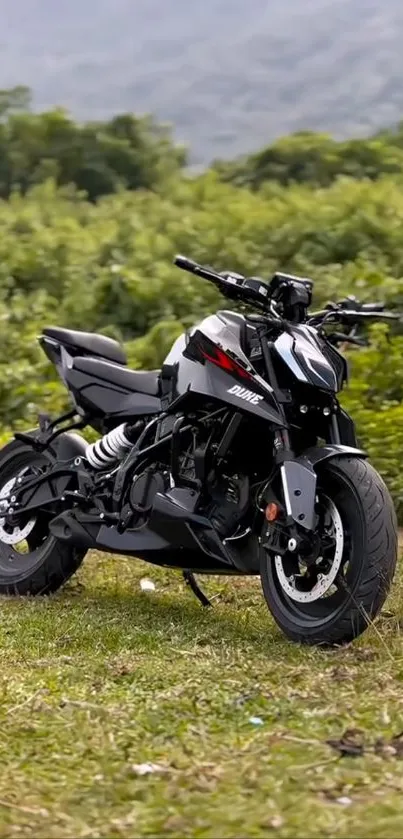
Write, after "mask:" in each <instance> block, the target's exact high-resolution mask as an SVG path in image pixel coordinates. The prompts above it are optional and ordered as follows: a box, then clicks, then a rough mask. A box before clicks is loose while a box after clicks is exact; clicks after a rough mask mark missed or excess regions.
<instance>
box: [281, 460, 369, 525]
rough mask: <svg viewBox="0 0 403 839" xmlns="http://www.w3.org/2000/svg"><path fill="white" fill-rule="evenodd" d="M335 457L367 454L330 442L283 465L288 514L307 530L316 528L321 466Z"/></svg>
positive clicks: (282, 478) (282, 473) (284, 491)
mask: <svg viewBox="0 0 403 839" xmlns="http://www.w3.org/2000/svg"><path fill="white" fill-rule="evenodd" d="M334 457H365V458H366V457H368V455H367V453H366V452H365V451H363V449H356V448H353V447H352V446H342V445H337V444H331V445H327V446H313V447H312V448H310V449H307V450H306V451H305V452H304V453H303V454H302V455H301V456H300V457H298V458H297V459H296V460H286V461H284V463H283V464H282V466H281V469H280V471H281V480H282V484H283V493H284V500H285V507H286V511H287V516H289V517H290V518H292V519H293V520H294V521H295V522H296V524H298V525H299V526H300V527H303V528H305V529H306V530H313V529H314V528H315V498H316V484H317V470H318V467H319V466H320V465H321V464H322V463H323V462H325V461H327V460H330V459H331V458H334Z"/></svg>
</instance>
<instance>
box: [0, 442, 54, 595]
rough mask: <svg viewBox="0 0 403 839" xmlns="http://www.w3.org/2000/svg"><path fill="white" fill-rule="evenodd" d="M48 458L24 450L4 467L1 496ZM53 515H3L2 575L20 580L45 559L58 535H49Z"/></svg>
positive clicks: (0, 536)
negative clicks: (49, 525) (21, 476)
mask: <svg viewBox="0 0 403 839" xmlns="http://www.w3.org/2000/svg"><path fill="white" fill-rule="evenodd" d="M45 465H48V461H47V460H46V459H45V458H44V457H43V456H41V455H39V454H36V453H35V452H29V451H27V452H21V453H19V454H17V455H16V456H15V457H14V458H12V459H10V460H9V461H8V462H6V463H5V464H4V465H3V466H2V467H1V474H0V498H7V497H9V496H10V492H11V493H12V490H13V487H14V486H15V485H16V484H17V480H18V477H19V476H20V475H22V474H23V473H24V472H26V471H27V470H28V469H33V470H35V471H37V470H39V469H41V467H42V468H43V466H45ZM48 521H49V515H46V513H41V512H39V511H38V513H37V514H36V515H34V516H33V515H32V514H28V515H27V516H26V517H24V516H22V517H19V516H15V518H13V519H11V520H9V519H7V517H5V516H2V517H1V518H0V578H1V577H2V578H3V579H10V577H12V578H15V579H19V578H23V577H25V576H26V575H27V574H29V573H31V572H32V571H33V570H34V569H35V568H36V567H37V566H39V565H40V564H41V562H42V561H43V555H44V552H45V550H47V548H48V545H49V543H50V541H54V537H53V536H51V535H50V534H49V531H48V528H47V523H48Z"/></svg>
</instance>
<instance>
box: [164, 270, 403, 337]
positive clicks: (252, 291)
mask: <svg viewBox="0 0 403 839" xmlns="http://www.w3.org/2000/svg"><path fill="white" fill-rule="evenodd" d="M174 265H176V266H177V267H178V268H181V270H182V271H188V272H189V273H190V274H195V275H196V276H198V277H202V278H203V279H205V280H208V281H209V282H212V283H213V284H214V285H215V286H216V287H217V288H219V290H220V291H221V293H222V294H224V295H225V296H226V297H229V298H231V299H233V300H240V301H243V302H244V303H249V304H251V305H253V306H255V307H256V308H258V309H261V310H263V311H264V312H270V313H271V315H272V317H270V315H266V316H265V317H266V321H267V323H270V324H272V325H274V324H277V325H278V326H279V327H281V326H282V327H283V328H285V324H286V323H287V320H284V319H283V318H282V317H281V313H283V316H284V310H282V309H281V307H280V311H278V303H279V300H278V299H277V297H278V288H279V283H280V284H281V281H285V283H287V281H290V282H291V283H292V282H293V281H294V284H298V283H299V284H300V285H301V283H302V284H303V283H305V284H307V283H308V281H306V280H305V281H304V280H301V278H298V277H292V276H291V275H285V274H284V275H280V274H276V275H275V276H274V278H273V280H272V281H271V283H270V285H269V284H268V283H266V282H265V281H264V280H260V279H259V278H255V277H254V278H251V277H249V278H245V277H242V276H241V275H239V274H235V273H231V272H229V273H226V274H220V273H218V272H217V271H215V270H214V269H213V268H211V267H210V266H207V265H200V264H199V263H198V262H195V261H194V260H193V259H189V257H187V256H183V255H182V254H177V255H176V256H175V258H174ZM309 283H310V281H309ZM310 285H312V284H311V283H310ZM303 309H304V312H303V313H301V315H300V314H298V313H297V317H295V318H291V320H292V321H293V322H297V323H298V322H299V323H303V322H305V323H308V324H311V325H312V326H318V327H320V326H324V325H325V324H326V323H329V324H330V323H331V322H333V323H334V322H335V321H338V322H339V323H342V324H344V325H346V326H350V327H352V326H354V325H356V324H358V323H360V322H365V321H368V320H370V319H371V318H376V319H379V320H400V319H401V315H398V314H395V313H394V312H387V311H385V304H384V303H380V302H375V303H361V302H360V301H359V300H357V299H356V298H355V297H354V296H353V295H351V296H349V297H346V298H344V299H343V300H340V301H338V302H337V303H333V302H331V303H328V304H327V306H326V307H325V308H324V309H322V310H320V311H318V312H311V313H310V314H308V312H307V309H306V307H303ZM285 312H286V310H285ZM288 317H289V315H288V314H287V312H286V318H288Z"/></svg>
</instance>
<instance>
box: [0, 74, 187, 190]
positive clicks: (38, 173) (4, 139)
mask: <svg viewBox="0 0 403 839" xmlns="http://www.w3.org/2000/svg"><path fill="white" fill-rule="evenodd" d="M29 100H30V92H29V90H28V89H27V88H23V87H17V88H14V89H12V90H9V91H7V90H3V91H0V197H2V198H8V197H9V196H10V194H11V193H12V192H13V190H16V189H17V190H19V191H20V192H22V193H25V192H27V190H28V189H29V188H30V187H32V186H33V185H35V184H37V183H40V182H42V181H44V180H46V179H47V178H49V177H53V178H54V179H55V181H56V183H57V184H58V185H64V184H69V183H74V184H75V185H76V186H77V188H78V189H80V190H85V191H86V193H87V195H88V197H89V198H90V200H95V199H97V198H99V197H100V196H101V195H106V194H108V193H110V192H116V191H117V190H118V189H120V188H126V189H153V188H155V186H156V185H157V184H159V183H160V181H161V179H162V178H164V179H166V178H168V177H169V176H170V175H172V174H176V173H177V172H178V170H179V168H180V167H181V166H183V165H184V163H185V152H184V149H182V148H181V147H179V146H174V145H173V143H172V140H171V137H170V134H169V131H168V130H167V129H165V128H163V127H162V126H160V125H157V124H156V123H155V122H154V120H153V119H152V118H151V117H142V118H138V117H135V116H134V115H133V114H122V115H120V116H116V117H114V118H113V119H111V120H109V121H108V122H87V123H84V124H83V125H80V124H78V123H77V122H75V121H74V120H73V119H72V118H71V117H70V116H69V115H68V114H67V112H66V111H64V110H63V109H61V108H54V109H53V110H50V111H45V112H44V113H40V114H37V113H32V112H30V111H29V110H28V105H29Z"/></svg>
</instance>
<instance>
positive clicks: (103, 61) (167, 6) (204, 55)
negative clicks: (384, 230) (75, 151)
mask: <svg viewBox="0 0 403 839" xmlns="http://www.w3.org/2000/svg"><path fill="white" fill-rule="evenodd" d="M0 19H1V22H2V25H1V28H0V86H2V87H9V86H12V85H14V84H18V83H21V84H29V85H30V86H31V87H32V88H33V90H34V101H35V106H37V107H41V108H43V107H47V106H50V105H54V104H62V105H65V106H66V107H68V108H69V109H70V110H71V111H72V112H73V113H74V114H75V115H76V116H78V117H82V118H96V117H104V116H107V115H110V114H112V113H116V112H117V111H122V110H134V111H136V112H138V113H141V112H143V113H144V112H153V113H154V114H155V115H156V116H157V117H158V118H160V119H163V120H168V121H170V122H173V123H174V125H175V128H176V133H177V136H178V138H179V139H180V140H182V141H185V142H187V143H189V144H190V145H191V148H192V156H193V160H194V161H195V162H207V161H209V160H210V159H211V158H212V157H215V156H220V157H231V156H234V155H235V154H239V153H242V152H247V151H251V150H253V149H255V148H258V147H259V146H260V145H262V144H264V143H267V142H268V141H269V140H271V139H273V138H275V137H277V136H279V135H281V134H285V133H288V132H291V131H295V130H299V129H302V128H311V129H317V130H324V131H330V132H332V133H334V134H335V135H336V136H349V135H355V134H360V133H362V134H364V133H368V132H370V131H372V130H375V129H376V128H379V127H382V126H385V125H389V124H391V123H393V122H395V121H397V120H399V119H400V118H401V116H402V115H403V86H402V84H401V76H402V71H403V51H402V48H401V41H402V37H403V3H402V2H401V0H283V1H282V2H281V0H248V2H246V0H203V2H202V3H190V2H189V0H81V2H78V0H70V1H69V3H66V4H62V3H56V2H55V0H13V2H11V0H0Z"/></svg>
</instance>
